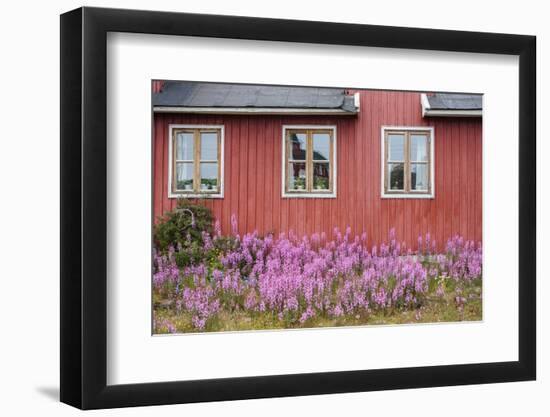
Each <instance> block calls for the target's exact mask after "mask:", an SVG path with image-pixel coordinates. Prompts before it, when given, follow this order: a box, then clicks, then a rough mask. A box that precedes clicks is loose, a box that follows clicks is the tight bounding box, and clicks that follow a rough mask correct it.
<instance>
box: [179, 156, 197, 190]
mask: <svg viewBox="0 0 550 417" xmlns="http://www.w3.org/2000/svg"><path fill="white" fill-rule="evenodd" d="M193 166H194V164H193V162H178V163H177V164H176V189H177V190H184V191H191V190H193Z"/></svg>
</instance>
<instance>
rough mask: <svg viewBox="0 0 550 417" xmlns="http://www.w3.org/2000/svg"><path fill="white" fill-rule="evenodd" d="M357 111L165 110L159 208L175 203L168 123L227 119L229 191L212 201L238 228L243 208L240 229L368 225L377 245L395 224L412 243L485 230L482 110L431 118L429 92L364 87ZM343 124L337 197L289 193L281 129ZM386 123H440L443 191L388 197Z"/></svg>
mask: <svg viewBox="0 0 550 417" xmlns="http://www.w3.org/2000/svg"><path fill="white" fill-rule="evenodd" d="M360 97H361V110H360V112H359V114H358V115H357V116H356V117H355V116H352V117H350V116H273V115H270V116H266V115H257V116H247V115H227V116H224V115H192V114H159V113H156V114H155V117H154V138H153V140H154V215H155V218H157V216H160V215H161V214H162V213H164V212H166V211H168V210H171V209H172V208H173V207H174V206H175V205H176V199H171V198H168V170H169V166H168V140H169V139H168V127H169V125H170V124H176V123H177V124H217V125H221V124H223V125H224V126H225V161H224V164H225V174H224V188H225V193H224V198H223V199H210V200H209V199H203V200H201V204H204V205H205V206H207V207H210V208H211V209H212V211H213V213H214V215H215V217H216V218H217V219H219V220H220V223H221V226H222V231H223V232H229V230H230V227H231V226H230V218H231V215H232V214H235V215H236V216H237V219H238V223H239V231H240V232H241V233H243V232H249V231H253V230H257V231H258V232H259V233H261V234H264V233H268V232H274V233H276V234H278V233H280V232H288V231H289V230H293V231H294V232H296V233H297V234H299V235H302V234H312V233H315V232H318V233H320V232H325V233H326V234H327V235H328V236H332V233H333V229H334V227H338V228H340V229H341V230H345V228H346V227H347V226H350V227H351V230H352V233H354V234H360V233H362V232H366V233H367V235H368V240H369V244H376V243H379V242H382V241H386V240H387V236H388V231H389V230H390V229H391V228H392V227H395V229H396V233H397V236H398V238H399V239H400V240H403V241H405V242H407V244H408V245H411V246H412V247H413V248H414V247H416V240H417V238H418V236H419V234H425V233H427V232H429V233H430V234H431V235H432V237H433V238H434V239H436V241H437V242H438V244H439V246H440V247H441V245H442V244H443V243H444V241H445V240H446V239H447V238H448V237H451V236H452V235H454V234H456V233H459V234H461V235H463V236H464V237H466V238H467V239H473V240H476V241H481V237H482V225H481V223H482V198H481V187H482V171H481V161H482V154H481V153H482V138H481V134H482V122H481V118H422V111H421V104H420V94H419V93H414V92H393V91H370V90H369V91H365V90H362V91H360ZM286 124H293V125H301V124H304V125H307V124H312V125H323V124H326V125H336V126H337V136H338V142H337V158H338V161H337V169H338V172H337V197H336V198H334V199H311V198H283V197H281V158H282V156H281V152H282V146H281V141H282V127H283V125H286ZM383 125H395V126H433V127H434V137H435V139H434V140H435V142H434V146H435V158H434V164H435V198H434V199H383V198H381V196H380V191H381V190H380V187H381V179H380V175H381V173H380V171H381V167H380V164H381V160H380V159H381V157H380V151H381V150H380V146H381V144H380V128H381V126H383Z"/></svg>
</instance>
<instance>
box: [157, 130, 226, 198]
mask: <svg viewBox="0 0 550 417" xmlns="http://www.w3.org/2000/svg"><path fill="white" fill-rule="evenodd" d="M223 145H224V127H223V126H222V125H170V128H169V151H168V153H169V164H168V195H169V197H171V198H179V197H190V198H196V197H200V198H209V197H210V198H221V197H223Z"/></svg>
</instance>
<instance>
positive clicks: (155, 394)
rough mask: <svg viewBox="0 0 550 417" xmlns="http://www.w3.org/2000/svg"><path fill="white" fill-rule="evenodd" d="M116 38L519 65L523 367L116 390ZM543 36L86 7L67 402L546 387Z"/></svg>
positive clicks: (72, 22)
mask: <svg viewBox="0 0 550 417" xmlns="http://www.w3.org/2000/svg"><path fill="white" fill-rule="evenodd" d="M108 32H131V33H145V34H162V35H185V36H199V37H216V38H235V39H254V40H266V41H285V42H304V43H320V44H333V45H355V46H370V47H383V48H404V49H421V50H440V51H457V52H478V53H491V54H506V55H516V56H519V88H520V91H519V103H518V104H519V106H518V108H519V132H518V138H519V154H518V158H519V242H518V243H519V271H518V274H519V278H520V279H519V293H518V297H519V358H518V359H519V360H518V361H513V362H496V363H477V364H467V365H445V366H423V367H412V368H396V369H375V370H357V371H343V372H324V373H309V374H293V375H273V376H255V377H239V378H226V379H209V380H198V381H175V382H162V383H142V384H132V385H113V386H109V385H107V383H106V380H107V334H106V333H107V332H106V329H107V303H106V300H107V272H106V271H107V251H106V244H107V181H108V177H107V140H106V128H107V111H106V97H107V73H106V59H107V57H106V46H107V41H106V39H107V33H108ZM535 45H536V38H535V37H534V36H524V35H510V34H495V33H481V32H461V31H448V30H431V29H415V28H403V27H388V26H371V25H358V24H342V23H324V22H312V21H296V20H279V19H265V18H252V17H235V16H218V15H200V14H186V13H169V12H151V11H136V10H120V9H102V8H88V7H84V8H79V9H77V10H73V11H70V12H67V13H65V14H63V15H61V54H60V56H61V260H60V261H61V310H60V314H61V401H62V402H64V403H67V404H70V405H72V406H75V407H78V408H82V409H95V408H111V407H124V406H143V405H156V404H174V403H191V402H201V401H218V400H238V399H251V398H264V397H282V396H297V395H313V394H328V393H344V392H357V391H376V390H388V389H402V388H421V387H435V386H450V385H464V384H481V383H496V382H507V381H525V380H534V379H535V377H536V314H535V312H536V303H535V302H536V267H535V265H536V259H535V257H536V204H535V202H536V158H535V155H536V145H535V134H536V129H535V122H536V119H535V117H536V116H535V114H536V112H535V109H536V97H535V84H536V81H535V79H536V77H535V75H536V73H535V67H536V55H535V54H536V52H535V50H536V47H535Z"/></svg>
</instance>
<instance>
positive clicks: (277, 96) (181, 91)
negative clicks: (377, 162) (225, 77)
mask: <svg viewBox="0 0 550 417" xmlns="http://www.w3.org/2000/svg"><path fill="white" fill-rule="evenodd" d="M153 105H154V106H159V107H223V108H230V107H239V108H243V107H251V108H291V109H292V108H299V109H341V110H343V111H346V112H352V113H354V112H357V108H356V107H355V104H354V99H353V96H351V95H347V94H346V91H345V90H344V89H339V88H317V87H276V86H264V85H246V84H218V83H202V82H190V81H166V82H165V83H164V85H163V87H162V91H161V92H159V93H153Z"/></svg>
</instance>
